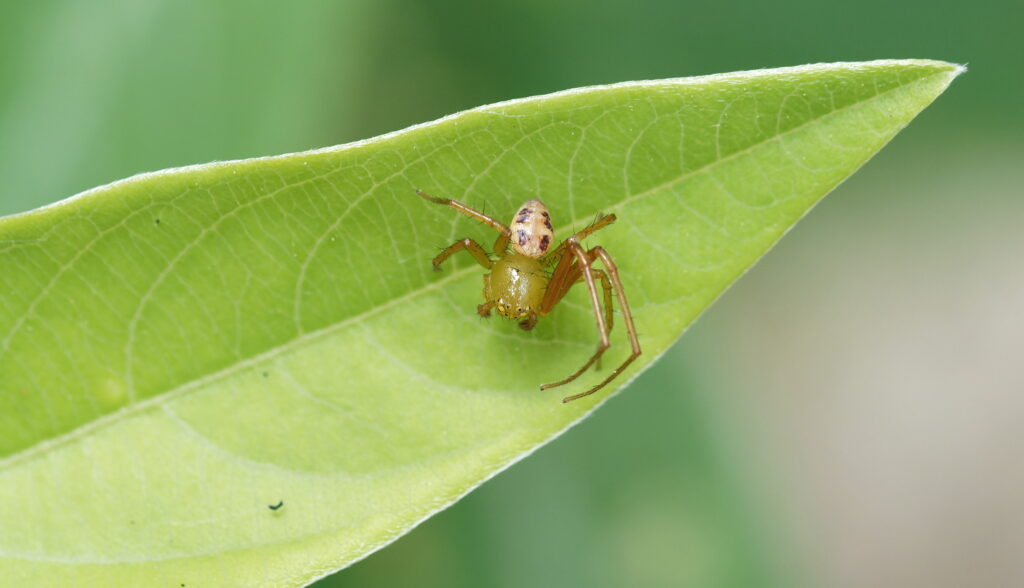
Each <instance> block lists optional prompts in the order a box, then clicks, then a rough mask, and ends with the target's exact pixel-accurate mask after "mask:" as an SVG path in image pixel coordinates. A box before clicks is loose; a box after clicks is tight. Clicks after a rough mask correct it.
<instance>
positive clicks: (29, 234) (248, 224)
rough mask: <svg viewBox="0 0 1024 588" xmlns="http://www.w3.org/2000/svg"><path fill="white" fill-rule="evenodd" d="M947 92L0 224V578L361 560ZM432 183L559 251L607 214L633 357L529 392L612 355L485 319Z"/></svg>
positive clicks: (734, 81) (669, 125) (759, 79)
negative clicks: (541, 220) (635, 334)
mask: <svg viewBox="0 0 1024 588" xmlns="http://www.w3.org/2000/svg"><path fill="white" fill-rule="evenodd" d="M959 72H960V68H958V67H957V66H953V65H950V64H946V63H941V62H932V61H879V62H871V63H854V64H834V65H817V66H806V67H798V68H790V69H778V70H767V71H757V72H748V73H739V74H729V75H721V76H710V77H703V78H692V79H677V80H662V81H654V82H639V83H627V84H620V85H614V86H603V87H594V88H584V89H580V90H573V91H568V92H562V93H559V94H553V95H550V96H543V97H539V98H529V99H525V100H517V101H513V102H508V103H503V104H497V105H493V106H488V107H483V108H478V109H475V110H472V111H468V112H464V113H460V114H458V115H454V116H451V117H448V118H445V119H442V120H440V121H437V122H435V123H430V124H426V125H422V126H419V127H414V128H411V129H407V130H405V131H402V132H399V133H394V134H391V135H387V136H384V137H380V138H377V139H373V140H369V141H365V142H361V143H356V144H352V145H346V146H342V147H336V148H331V149H324V150H320V151H313V152H308V153H299V154H293V155H285V156H280V157H271V158H265V159H255V160H248V161H237V162H229V163H214V164H209V165H202V166H195V167H189V168H183V169H176V170H169V171H165V172H160V173H154V174H146V175H142V176H138V177H134V178H130V179H128V180H124V181H121V182H117V183H115V184H112V185H109V186H104V187H101V188H97V189H95V190H92V191H90V192H87V193H85V194H82V195H79V196H78V197H76V198H73V199H70V200H67V201H65V202H63V203H60V204H58V205H55V206H51V207H48V208H44V209H41V210H37V211H33V212H30V213H27V214H23V215H19V216H14V217H8V218H4V219H0V577H2V578H5V580H7V581H11V582H12V583H13V584H15V585H41V584H49V585H59V584H67V585H78V586H83V585H88V584H95V585H107V586H113V585H124V584H126V583H140V582H144V583H149V584H153V585H156V584H162V585H174V586H177V585H179V584H185V585H188V586H192V585H216V584H229V583H230V584H239V585H248V586H254V585H273V586H278V585H295V584H303V583H305V582H308V581H310V580H311V579H313V578H316V577H318V576H320V575H323V574H325V573H329V572H330V571H333V570H335V569H337V568H339V567H343V566H345V565H347V564H348V563H350V562H352V561H354V560H356V559H358V558H360V557H363V556H365V555H366V554H367V553H369V552H372V551H373V550H375V549H377V548H379V547H381V546H382V545H385V544H387V543H388V542H389V541H391V540H393V539H394V538H395V537H397V536H399V535H401V534H402V533H404V532H406V531H407V530H408V529H409V528H411V527H412V526H414V525H415V524H416V523H417V522H419V521H421V520H422V519H423V518H425V517H427V516H429V515H430V514H431V513H433V512H435V511H437V510H438V509H440V508H443V507H444V506H446V505H448V504H450V503H451V502H452V501H454V500H456V499H457V498H458V497H459V496H461V495H463V494H464V493H466V492H467V491H469V490H470V489H472V488H473V487H475V486H476V485H478V484H480V483H481V482H482V481H483V480H485V479H487V478H488V477H490V476H492V475H494V474H495V473H496V472H498V471H500V470H501V469H503V468H504V467H506V466H508V465H509V464H510V463H512V462H514V461H516V460H517V459H520V458H521V457H523V456H524V455H526V454H528V453H529V452H531V451H532V450H534V449H536V448H537V447H538V446H539V445H541V444H543V443H544V442H545V441H547V440H549V439H551V438H552V437H554V436H556V435H558V434H559V433H560V432H562V431H564V430H565V429H566V428H567V427H568V426H570V425H571V424H572V423H574V422H576V421H577V420H579V419H580V418H581V417H583V416H585V415H586V414H587V413H588V412H589V411H591V410H592V409H593V408H594V407H595V405H596V404H598V403H600V402H601V401H602V400H604V399H606V398H607V397H608V396H609V395H610V394H612V393H613V392H614V390H615V389H616V388H617V387H621V386H622V385H624V384H625V383H626V381H627V380H628V379H629V378H631V377H634V376H635V375H636V374H637V373H638V372H639V371H640V370H642V369H643V368H644V366H646V365H649V363H650V362H651V361H653V360H654V359H655V358H656V357H658V356H659V355H660V354H661V353H663V352H664V351H665V350H666V348H667V347H668V346H669V345H670V344H671V343H672V342H673V341H674V340H675V339H676V338H678V337H679V336H680V334H681V333H682V331H683V329H684V328H685V327H686V326H687V325H688V324H690V322H691V321H693V319H694V318H695V317H696V316H697V315H698V314H699V313H700V312H701V311H702V310H704V309H705V308H706V307H707V306H708V305H709V304H710V303H711V302H712V301H713V300H714V299H715V298H716V297H717V296H718V295H719V294H720V293H721V292H722V291H723V290H724V289H725V288H726V287H727V286H728V285H729V284H730V283H732V282H733V281H734V280H735V279H736V278H737V277H738V276H739V275H740V274H742V273H743V272H744V271H745V270H746V269H747V268H748V267H750V265H751V264H753V263H754V262H755V261H756V260H757V259H758V258H759V257H760V256H761V255H763V254H764V252H765V251H766V250H767V249H768V248H770V247H771V246H772V244H773V243H774V242H775V241H776V240H777V239H778V238H779V237H780V236H781V235H782V234H783V233H785V232H786V231H787V230H788V229H789V228H790V227H791V226H792V225H793V223H794V222H796V220H797V219H799V218H800V217H801V216H802V215H803V214H804V213H806V212H807V211H808V209H809V208H810V207H811V206H813V205H814V203H815V202H817V201H818V199H820V198H821V197H822V196H823V195H824V194H825V193H827V192H828V191H829V190H831V189H832V188H833V187H835V186H836V185H837V184H838V183H839V182H841V181H842V180H843V179H844V178H845V177H847V176H848V175H849V174H850V173H852V172H853V171H854V170H856V169H857V168H858V167H859V166H860V165H861V164H863V163H864V162H865V161H866V160H867V159H868V158H869V157H871V155H872V154H874V153H875V152H876V151H877V150H878V149H879V148H881V147H882V146H883V145H884V144H885V143H886V142H887V141H888V140H889V139H890V138H891V137H892V136H893V135H894V134H895V133H896V132H897V131H899V130H900V129H901V128H902V127H903V126H904V125H905V124H907V122H909V121H910V120H911V119H912V118H913V117H914V116H915V115H916V114H917V113H918V112H919V111H920V110H921V109H922V108H924V107H925V106H927V105H928V104H929V103H930V102H931V101H932V100H933V99H934V98H935V97H936V96H937V95H938V94H939V93H941V92H942V91H943V89H945V87H946V86H947V85H948V84H949V83H950V81H951V80H952V78H953V77H955V76H956V75H957V74H958V73H959ZM417 188H422V189H424V190H426V191H428V192H430V193H432V194H434V195H437V196H448V197H453V198H457V199H460V200H463V201H465V202H466V203H468V204H469V205H471V206H475V207H478V208H481V209H483V210H485V211H486V212H488V213H491V214H493V215H495V216H497V217H499V218H500V219H501V220H503V221H507V220H508V219H510V218H511V215H512V213H513V212H514V211H515V209H516V206H518V205H519V204H520V203H521V202H523V201H524V200H526V199H528V198H532V197H540V198H542V199H543V200H544V201H545V202H546V203H547V205H548V206H549V207H550V210H551V215H552V218H553V220H554V222H555V226H556V230H557V236H558V237H559V238H563V237H565V236H566V235H568V234H569V233H570V231H571V230H573V229H574V228H575V229H578V228H581V227H583V226H584V225H586V224H587V223H588V222H590V221H591V220H592V219H593V218H594V217H595V215H597V214H598V213H599V212H615V213H616V214H617V215H618V216H619V221H618V222H617V223H615V224H614V225H612V226H611V227H609V228H607V229H605V230H603V231H602V232H601V233H599V234H598V235H597V236H595V237H594V238H593V239H592V241H593V243H592V244H597V243H600V244H601V245H602V246H604V247H605V248H606V249H607V250H608V251H609V252H610V253H611V254H612V256H613V257H614V258H615V260H616V261H617V262H618V264H619V268H620V270H621V275H622V279H623V282H624V283H625V288H626V292H627V293H628V295H629V300H630V302H631V303H632V307H633V312H634V315H635V318H636V325H637V329H638V330H639V333H640V340H641V343H642V345H643V347H644V350H645V354H644V355H643V356H642V357H641V358H640V360H639V361H638V362H637V363H636V364H634V366H632V367H631V368H630V369H629V371H628V372H627V373H626V374H625V376H624V377H622V378H620V379H619V380H618V381H616V382H614V383H613V385H612V386H609V387H608V388H606V389H605V390H602V391H601V392H600V393H598V394H595V395H594V396H591V397H588V398H585V399H583V400H580V401H577V402H574V403H569V404H562V403H561V402H560V399H561V398H562V397H563V396H564V395H566V394H569V393H574V392H580V391H582V390H585V389H586V388H587V387H589V386H590V385H592V384H594V383H596V382H597V381H598V380H599V379H600V378H601V377H602V375H601V374H602V373H606V372H597V373H595V372H589V373H587V374H585V375H584V376H583V377H581V378H580V380H579V381H577V382H576V383H574V384H572V385H570V386H567V387H565V388H561V389H560V388H555V389H552V390H547V391H543V392H541V391H539V390H538V386H539V385H540V384H542V383H545V382H549V381H552V380H557V379H559V378H562V377H564V376H565V375H567V374H568V373H570V372H572V371H573V370H574V369H576V367H577V366H579V365H581V364H582V363H583V362H584V361H585V360H586V359H587V357H589V356H590V354H591V353H592V352H593V350H594V348H595V345H596V341H597V335H596V333H595V329H594V321H593V316H592V314H591V312H590V310H589V307H588V302H587V300H586V298H585V297H584V294H585V293H584V292H582V291H576V292H573V293H572V294H571V295H570V296H569V297H568V298H567V299H566V300H565V301H564V302H563V303H562V304H560V305H559V306H558V307H557V308H556V309H555V311H554V312H553V313H552V314H551V315H550V316H548V317H545V318H544V319H542V320H541V322H540V324H539V325H538V326H537V328H536V330H534V331H532V332H529V333H527V332H522V331H520V330H519V329H516V328H515V325H514V323H512V322H510V321H506V320H504V319H501V318H494V319H491V320H490V321H485V320H483V319H481V318H480V317H478V316H477V315H476V313H475V307H476V305H477V304H479V303H480V302H481V301H482V300H481V294H480V290H481V277H480V276H481V273H482V272H481V270H480V268H479V267H477V266H476V265H475V264H472V263H471V260H469V259H468V258H467V259H455V260H454V263H453V264H451V265H450V266H449V267H447V268H446V269H445V270H444V272H443V273H442V274H435V273H433V272H432V271H431V269H430V259H431V258H432V257H433V256H434V255H435V254H436V253H437V252H438V251H439V250H440V249H441V248H442V247H444V246H447V245H448V244H449V243H451V242H452V241H454V240H455V239H456V238H460V237H466V236H469V237H474V238H477V239H479V240H480V241H481V242H484V243H490V242H491V240H492V239H493V236H494V235H493V232H491V231H490V229H488V228H487V227H484V226H482V225H479V224H477V223H474V222H473V221H471V220H470V219H468V218H466V217H463V216H460V215H458V214H456V213H455V212H454V211H452V210H450V209H447V208H443V207H440V206H436V205H433V204H430V203H427V202H425V201H424V200H421V199H420V198H417V197H416V195H415V193H414V190H415V189H417ZM577 290H582V289H580V288H577ZM618 319H621V316H619V317H618ZM617 322H618V323H619V324H618V325H617V326H616V330H615V332H614V333H613V335H614V336H613V347H612V349H611V350H610V351H609V353H608V354H607V356H606V358H605V362H604V363H605V366H604V369H605V370H607V369H609V367H610V366H613V365H616V364H617V362H620V361H622V359H623V358H624V357H625V356H626V354H627V353H628V347H629V346H628V344H627V343H626V340H625V337H624V333H623V330H622V327H621V320H617ZM281 501H283V505H282V506H281V507H280V508H278V509H276V510H272V509H269V508H268V506H270V505H275V506H276V505H277V504H278V503H279V502H281Z"/></svg>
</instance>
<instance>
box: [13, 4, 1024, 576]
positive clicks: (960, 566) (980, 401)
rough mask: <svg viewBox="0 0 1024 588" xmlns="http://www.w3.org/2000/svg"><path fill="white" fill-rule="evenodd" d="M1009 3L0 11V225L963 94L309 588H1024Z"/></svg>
mask: <svg viewBox="0 0 1024 588" xmlns="http://www.w3.org/2000/svg"><path fill="white" fill-rule="evenodd" d="M1022 30H1024V3H1022V2H1020V1H1019V0H1014V1H1009V0H1007V1H1005V2H999V1H995V0H980V1H977V2H973V3H971V4H970V5H964V4H963V3H953V2H950V1H948V0H943V1H927V2H926V1H923V0H913V1H910V2H904V3H892V2H882V1H881V0H864V1H860V2H856V3H847V4H839V3H822V2H812V1H810V0H805V1H796V2H788V3H763V2H754V1H752V0H741V1H738V2H719V3H713V2H707V3H696V2H675V1H671V0H633V1H632V2H625V1H621V2H603V3H593V2H582V1H567V2H560V3H553V2H540V1H537V0H527V1H523V2H517V3H507V4H490V5H485V4H482V3H479V2H469V1H467V0H435V1H433V2H422V3H418V2H400V1H397V0H377V1H372V0H349V1H343V2H327V1H299V2H292V3H288V4H287V5H285V4H284V3H277V2H254V1H245V2H243V1H240V0H235V1H229V2H209V1H202V2H200V1H196V0H186V1H175V2H171V1H169V0H159V1H157V0H108V1H101V2H79V1H76V0H53V1H41V2H34V3H15V2H7V3H4V4H3V6H2V7H0V178H2V179H3V188H2V190H0V214H10V213H15V212H19V211H24V210H28V209H31V208H34V207H37V206H41V205H43V204H47V203H50V202H53V201H56V200H59V199H62V198H65V197H67V196H70V195H72V194H75V193H77V192H80V191H82V190H85V189H88V188H90V187H93V186H97V185H100V184H104V183H107V182H110V181H113V180H116V179H119V178H122V177H126V176H129V175H132V174H135V173H138V172H143V171H150V170H156V169H163V168H168V167H173V166H179V165H187V164H191V163H202V162H207V161H211V160H225V159H236V158H245V157H253V156H259V155H271V154H278V153H285V152H290V151H301V150H306V149H311V148H316V147H322V146H328V145H334V144H338V143H344V142H348V141H352V140H356V139H361V138H366V137H370V136H373V135H377V134H380V133H383V132H387V131H391V130H395V129H399V128H402V127H404V126H407V125H410V124H414V123H418V122H423V121H427V120H431V119H434V118H437V117H440V116H442V115H445V114H448V113H451V112H455V111H458V110H461V109H465V108H469V107H472V106H477V105H480V104H485V103H489V102H495V101H499V100H505V99H509V98H515V97H521V96H529V95H533V94H539V93H545V92H550V91H555V90H561V89H564V88H570V87H575V86H582V85H588V84H598V83H606V82H617V81H623V80H633V79H649V78H664V77H676V76H688V75H698V74H708V73H716V72H725V71H734V70H743V69H754V68H761V67H778V66H785V65H797V64H801V63H809V62H827V61H859V60H868V59H878V58H909V57H920V58H932V59H945V60H948V61H954V62H958V63H966V64H968V66H969V68H970V69H969V71H968V73H967V74H966V75H964V76H963V77H961V78H960V79H958V80H957V81H956V82H954V84H953V85H952V87H951V88H950V90H949V91H948V92H947V94H946V95H944V96H942V97H940V98H939V100H938V101H937V102H936V103H935V104H934V105H933V106H932V107H930V108H929V109H928V110H927V111H925V113H924V114H923V115H922V116H921V117H919V118H918V119H917V120H916V121H915V122H914V123H913V124H912V125H911V126H910V128H908V129H907V130H906V131H905V132H904V133H903V134H901V135H900V136H899V137H897V138H896V140H895V141H894V142H893V143H892V144H891V145H890V146H889V147H887V148H886V149H885V150H884V151H883V152H882V153H881V154H880V155H879V157H878V158H877V159H876V160H874V161H872V162H871V163H869V164H868V165H867V166H866V168H865V169H864V170H862V171H861V172H859V173H858V174H857V175H856V176H855V177H854V178H852V179H851V180H850V181H848V182H847V183H845V184H844V185H843V186H842V187H840V188H839V189H838V190H837V191H836V193H835V194H833V195H831V196H830V197H829V198H828V199H826V201H825V202H824V203H823V204H822V205H820V206H819V207H818V208H816V209H815V210H814V211H813V213H812V214H811V215H810V216H809V217H808V218H807V219H806V220H805V221H804V222H803V223H802V224H800V225H799V226H798V227H797V228H796V229H795V230H794V231H793V232H792V233H791V234H790V235H789V236H787V237H786V239H784V240H783V241H782V243H781V244H780V245H779V246H778V247H777V248H776V249H775V250H774V251H773V252H772V253H770V254H769V255H768V256H767V257H766V258H765V260H764V261H762V263H760V264H759V265H758V266H757V267H756V268H755V269H754V270H752V271H751V272H750V273H749V274H748V275H747V276H746V277H744V278H743V279H742V280H741V281H740V282H739V283H738V284H737V285H736V286H735V287H734V288H733V289H731V290H730V291H729V292H728V293H727V294H726V295H725V296H724V297H723V299H722V300H721V301H720V302H719V303H718V304H716V305H715V306H714V307H713V308H712V309H711V310H710V311H709V312H708V313H707V314H706V315H705V317H704V318H702V319H701V321H700V322H699V323H698V324H697V325H696V326H694V327H693V329H692V330H691V331H690V332H689V333H688V334H687V335H686V337H684V338H683V339H682V340H681V341H680V343H679V344H677V345H676V346H675V347H674V348H673V349H672V350H671V351H670V352H669V353H668V354H667V355H666V356H665V357H664V358H662V360H661V361H660V362H659V363H658V364H657V365H656V366H655V367H654V368H652V369H651V370H649V371H648V372H646V373H645V374H643V375H642V376H641V377H640V378H639V379H638V380H637V381H636V382H635V384H634V385H633V386H631V388H630V389H629V390H628V391H627V392H626V393H624V394H622V395H621V396H620V397H618V398H616V399H614V400H613V401H612V402H610V403H609V404H608V405H607V406H605V407H604V408H603V409H602V410H600V411H598V413H597V414H596V415H595V416H593V417H592V418H590V419H588V420H587V421H586V422H584V423H582V424H581V425H579V426H578V427H576V428H575V429H573V430H571V431H570V432H568V433H567V434H566V435H564V436H563V437H562V438H561V439H559V440H557V441H556V442H554V443H552V444H550V445H549V446H547V447H545V448H543V449H542V450H540V451H539V452H538V453H537V454H536V455H534V456H532V457H530V458H528V459H526V460H525V461H524V462H522V463H520V464H518V465H516V466H514V467H513V468H511V469H510V470H509V471H507V472H504V473H502V474H501V475H500V476H498V477H497V478H495V479H494V480H492V481H490V482H487V483H486V484H484V485H483V486H482V487H481V488H480V489H478V490H477V491H475V492H474V493H472V494H470V495H469V496H468V497H467V498H466V499H464V500H462V501H461V502H459V503H458V504H456V505H455V506H453V507H451V508H450V509H448V510H446V511H444V512H442V513H440V514H439V515H437V516H435V517H434V518H433V519H430V520H429V521H427V522H426V523H424V524H423V525H421V526H420V527H419V528H417V529H416V530H414V531H413V532H412V533H410V534H409V535H407V536H406V537H404V538H402V539H400V540H399V541H398V542H397V543H396V544H394V545H393V546H391V547H388V548H387V549H385V550H383V551H381V552H379V553H377V554H374V555H372V556H370V557H369V558H368V559H366V560H364V561H362V562H360V563H358V564H356V565H354V566H353V567H351V568H349V569H347V570H343V571H342V572H340V573H338V574H335V575H334V576H331V577H329V578H327V579H325V580H324V581H322V584H323V585H324V586H397V585H414V586H509V587H511V586H527V585H529V586H578V585H585V586H773V585H777V586H793V585H806V586H851V587H853V586H894V587H895V586H951V587H952V586H965V585H973V586H979V585H987V586H996V585H999V586H1003V585H1024V558H1022V557H1021V551H1020V548H1021V545H1024V509H1021V508H1020V507H1019V504H1020V497H1021V496H1024V467H1022V466H1024V450H1022V447H1024V442H1022V441H1024V436H1022V434H1021V426H1020V423H1021V422H1024V421H1022V419H1024V394H1022V392H1024V375H1022V374H1024V370H1021V368H1020V366H1021V363H1022V351H1024V311H1022V308H1021V307H1022V303H1024V260H1022V254H1024V202H1022V198H1021V194H1022V189H1021V186H1022V185H1024V169H1022V168H1024V165H1022V162H1024V133H1022V131H1024V109H1022V106H1024V81H1022V80H1024V77H1022V76H1021V75H1020V63H1021V59H1022V58H1024V42H1022V41H1021V37H1022V34H1021V32H1022Z"/></svg>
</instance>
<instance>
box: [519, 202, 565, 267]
mask: <svg viewBox="0 0 1024 588" xmlns="http://www.w3.org/2000/svg"><path fill="white" fill-rule="evenodd" d="M509 228H510V229H512V249H514V250H515V252H516V253H519V254H520V255H525V256H526V257H532V258H534V259H536V258H538V257H540V256H542V255H544V254H545V253H547V252H548V248H550V247H551V241H552V240H554V238H555V233H554V231H553V230H552V229H551V215H549V214H548V207H547V206H544V203H543V202H541V201H540V200H537V199H533V200H527V201H526V202H525V203H524V204H523V205H522V206H520V207H519V211H518V212H516V216H515V218H513V219H512V223H511V224H510V225H509Z"/></svg>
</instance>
